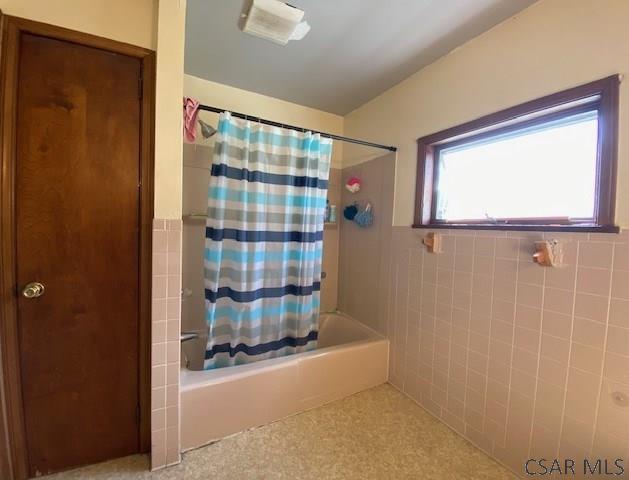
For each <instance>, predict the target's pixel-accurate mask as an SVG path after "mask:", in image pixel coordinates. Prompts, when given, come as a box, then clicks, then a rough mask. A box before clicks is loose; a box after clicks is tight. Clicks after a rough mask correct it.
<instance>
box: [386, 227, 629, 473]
mask: <svg viewBox="0 0 629 480" xmlns="http://www.w3.org/2000/svg"><path fill="white" fill-rule="evenodd" d="M425 233H427V231H424V230H417V229H416V230H413V229H410V228H401V227H396V228H394V229H393V235H392V238H393V241H392V245H391V249H392V255H393V257H392V264H391V266H392V268H391V278H390V288H389V290H388V305H389V308H388V317H389V321H388V328H389V331H388V335H389V338H390V340H391V342H392V343H391V349H390V352H391V359H390V381H391V383H393V384H394V385H395V386H396V387H398V388H399V389H401V390H402V391H404V392H405V393H406V394H408V395H409V396H410V397H412V398H413V399H415V400H416V401H417V402H418V403H419V404H421V405H422V406H423V407H424V408H426V409H427V410H428V411H430V412H431V413H433V414H434V415H435V416H437V417H439V418H440V419H441V420H442V421H444V422H445V423H446V424H448V425H449V426H450V427H452V428H453V429H454V430H456V431H457V432H459V433H460V434H461V435H463V436H465V437H466V438H467V439H469V440H470V441H471V442H473V443H475V444H476V445H477V446H479V447H480V448H482V449H483V450H485V451H486V452H488V453H489V454H491V455H493V456H494V457H495V458H497V459H498V460H499V461H501V462H502V463H504V464H505V465H507V466H508V467H510V468H511V469H513V470H514V471H515V472H516V473H518V474H520V475H522V474H523V473H524V462H525V461H526V460H527V459H528V458H540V457H544V458H546V459H553V458H572V459H577V461H579V460H578V459H581V460H580V461H581V464H582V461H583V460H582V459H583V458H611V459H612V463H613V459H615V458H624V459H627V458H628V457H629V437H628V436H627V432H629V406H625V407H622V406H618V405H617V404H616V403H615V402H614V400H613V397H614V395H613V394H614V393H615V394H616V395H617V396H620V397H622V395H625V398H627V397H629V232H623V233H622V234H620V235H611V234H610V235H607V234H542V233H532V232H498V231H495V232H493V231H485V232H483V231H462V230H461V231H452V230H448V231H442V232H440V233H442V234H443V252H442V253H440V254H430V253H427V252H426V251H425V249H424V248H423V247H422V245H421V238H422V237H423V235H425ZM543 238H546V239H550V238H557V239H559V240H560V241H561V242H562V244H563V246H564V250H565V266H563V267H561V268H544V267H540V266H538V265H536V264H534V263H533V261H532V258H531V256H532V254H533V242H534V241H535V240H541V239H543Z"/></svg>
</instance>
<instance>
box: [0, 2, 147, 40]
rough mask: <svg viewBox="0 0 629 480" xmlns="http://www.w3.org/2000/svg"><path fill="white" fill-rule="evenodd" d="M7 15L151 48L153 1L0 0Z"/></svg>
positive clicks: (0, 7) (1, 7)
mask: <svg viewBox="0 0 629 480" xmlns="http://www.w3.org/2000/svg"><path fill="white" fill-rule="evenodd" d="M0 9H2V12H3V13H5V14H7V15H13V16H16V17H23V18H28V19H30V20H36V21H38V22H44V23H50V24H52V25H58V26H61V27H65V28H70V29H72V30H78V31H81V32H86V33H91V34H93V35H98V36H101V37H105V38H111V39H113V40H118V41H120V42H126V43H131V44H133V45H139V46H141V47H145V48H150V49H153V50H154V49H155V48H156V45H157V28H156V11H157V0H133V1H129V0H88V1H85V0H56V1H52V0H0Z"/></svg>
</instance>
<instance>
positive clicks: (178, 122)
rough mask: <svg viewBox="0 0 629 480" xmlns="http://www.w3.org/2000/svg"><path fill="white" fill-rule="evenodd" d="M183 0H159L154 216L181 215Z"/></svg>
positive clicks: (184, 10) (170, 216)
mask: <svg viewBox="0 0 629 480" xmlns="http://www.w3.org/2000/svg"><path fill="white" fill-rule="evenodd" d="M185 28H186V0H160V2H159V21H158V29H157V35H158V39H157V78H156V85H155V87H156V101H155V218H162V219H165V218H170V219H175V218H181V201H182V200H181V197H182V164H183V151H182V148H183V137H182V122H183V120H182V98H183V58H184V45H185Z"/></svg>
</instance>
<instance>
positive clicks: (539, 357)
mask: <svg viewBox="0 0 629 480" xmlns="http://www.w3.org/2000/svg"><path fill="white" fill-rule="evenodd" d="M521 246H522V243H521V242H520V247H521ZM518 261H519V260H518ZM542 268H544V267H542ZM546 271H547V270H544V271H543V277H542V298H541V306H542V309H543V307H544V299H545V297H546ZM542 312H543V310H540V318H539V340H538V344H537V368H536V370H535V388H534V389H533V416H532V418H531V432H530V435H529V448H528V454H529V457H530V456H531V450H532V448H533V430H534V426H535V409H536V407H537V391H538V389H539V380H540V378H539V371H540V366H541V363H542V331H543V328H544V315H543V313H542Z"/></svg>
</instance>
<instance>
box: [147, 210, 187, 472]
mask: <svg viewBox="0 0 629 480" xmlns="http://www.w3.org/2000/svg"><path fill="white" fill-rule="evenodd" d="M180 312H181V220H159V219H155V220H154V221H153V305H152V317H153V322H152V323H153V324H152V351H151V366H152V372H151V469H152V470H154V469H157V468H161V467H164V466H166V465H172V464H175V463H178V462H179V461H180V455H179V352H180V348H179V347H180V344H179V332H180V321H181V313H180Z"/></svg>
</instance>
